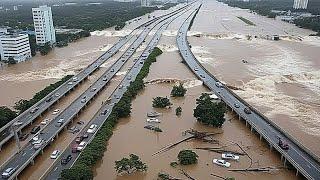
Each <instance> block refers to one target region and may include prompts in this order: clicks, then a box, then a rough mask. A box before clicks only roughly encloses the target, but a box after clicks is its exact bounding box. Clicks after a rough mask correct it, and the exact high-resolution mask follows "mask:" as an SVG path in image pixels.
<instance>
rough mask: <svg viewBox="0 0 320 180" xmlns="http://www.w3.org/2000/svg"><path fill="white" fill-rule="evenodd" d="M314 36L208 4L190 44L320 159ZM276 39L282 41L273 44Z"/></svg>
mask: <svg viewBox="0 0 320 180" xmlns="http://www.w3.org/2000/svg"><path fill="white" fill-rule="evenodd" d="M237 16H242V17H245V18H247V19H249V20H250V21H252V22H253V23H255V24H256V26H248V25H246V24H245V23H244V22H242V21H241V20H239V19H238V18H237ZM206 18H207V19H208V21H204V20H205V19H206ZM312 33H313V32H312V31H310V30H306V29H302V28H298V27H296V26H294V25H293V24H289V23H286V22H282V21H280V20H274V19H269V18H266V17H262V16H259V15H256V14H253V13H250V12H249V11H248V10H243V9H239V8H232V7H229V6H227V5H224V4H222V3H218V2H216V1H206V2H205V5H204V6H202V8H201V10H200V11H199V13H198V15H197V17H196V18H195V21H194V24H193V26H192V28H191V31H190V32H189V36H190V37H189V38H188V40H189V42H190V44H191V45H192V51H193V53H194V54H195V56H196V57H197V58H198V59H199V60H200V61H201V63H202V64H203V65H204V66H205V67H206V68H207V69H208V70H209V71H210V72H211V73H212V74H214V75H215V76H216V77H217V78H218V79H219V80H221V81H223V82H225V83H226V84H227V85H232V86H236V87H238V88H240V89H241V90H236V91H235V92H236V93H237V94H238V95H240V96H241V97H242V98H244V99H245V100H246V101H248V102H249V103H250V104H252V105H253V106H254V107H256V108H257V109H258V110H259V111H261V112H262V113H263V114H264V115H266V116H267V117H268V118H270V119H271V120H272V121H274V122H275V123H276V124H278V125H279V126H280V127H282V128H283V129H284V130H285V131H287V132H288V133H289V134H291V135H292V136H294V137H295V138H296V139H297V140H299V141H300V142H301V143H303V144H304V145H305V146H307V147H308V148H310V149H311V150H312V151H313V152H315V153H316V154H317V155H318V156H320V147H319V145H318V144H319V143H320V123H319V122H320V120H319V117H320V113H319V112H320V104H319V100H320V88H319V87H320V66H319V65H320V59H319V57H320V51H319V48H320V38H319V37H311V36H309V34H312ZM275 34H276V35H279V36H280V41H272V40H268V39H267V35H270V36H272V35H275ZM255 36H256V38H254V37H255ZM243 60H245V61H247V63H243Z"/></svg>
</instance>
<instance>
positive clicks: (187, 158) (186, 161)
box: [178, 150, 199, 165]
mask: <svg viewBox="0 0 320 180" xmlns="http://www.w3.org/2000/svg"><path fill="white" fill-rule="evenodd" d="M198 157H199V156H198V155H197V154H196V153H195V152H193V151H191V150H182V151H180V152H179V154H178V160H179V163H180V164H181V165H190V164H196V163H197V162H198Z"/></svg>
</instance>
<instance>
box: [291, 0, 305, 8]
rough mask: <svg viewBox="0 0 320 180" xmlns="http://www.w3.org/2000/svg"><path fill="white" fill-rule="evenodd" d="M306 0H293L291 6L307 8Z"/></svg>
mask: <svg viewBox="0 0 320 180" xmlns="http://www.w3.org/2000/svg"><path fill="white" fill-rule="evenodd" d="M307 7H308V0H294V3H293V8H294V9H307Z"/></svg>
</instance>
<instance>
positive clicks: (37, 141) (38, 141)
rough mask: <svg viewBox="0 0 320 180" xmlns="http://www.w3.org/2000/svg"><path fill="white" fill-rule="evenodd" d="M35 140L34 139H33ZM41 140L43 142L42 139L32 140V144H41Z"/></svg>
mask: <svg viewBox="0 0 320 180" xmlns="http://www.w3.org/2000/svg"><path fill="white" fill-rule="evenodd" d="M32 140H33V139H32ZM41 142H42V139H39V138H38V139H37V140H36V141H32V143H31V144H32V145H35V144H41Z"/></svg>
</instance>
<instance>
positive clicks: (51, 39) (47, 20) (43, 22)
mask: <svg viewBox="0 0 320 180" xmlns="http://www.w3.org/2000/svg"><path fill="white" fill-rule="evenodd" d="M32 15H33V24H34V31H35V34H36V43H37V44H38V45H40V46H41V45H44V44H45V43H50V44H51V45H54V44H55V43H56V34H55V30H54V27H53V19H52V12H51V7H48V6H39V8H32Z"/></svg>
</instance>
